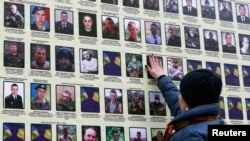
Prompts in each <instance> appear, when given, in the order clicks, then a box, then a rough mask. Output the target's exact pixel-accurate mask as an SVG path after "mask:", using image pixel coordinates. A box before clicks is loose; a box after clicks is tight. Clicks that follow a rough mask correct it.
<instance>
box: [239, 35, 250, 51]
mask: <svg viewBox="0 0 250 141" xmlns="http://www.w3.org/2000/svg"><path fill="white" fill-rule="evenodd" d="M249 41H250V35H245V34H239V45H240V54H241V55H250V46H249Z"/></svg>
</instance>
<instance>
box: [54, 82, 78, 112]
mask: <svg viewBox="0 0 250 141" xmlns="http://www.w3.org/2000/svg"><path fill="white" fill-rule="evenodd" d="M75 105H76V104H75V87H74V86H66V85H56V110H57V111H71V112H74V111H76V106H75Z"/></svg>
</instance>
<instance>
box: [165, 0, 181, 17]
mask: <svg viewBox="0 0 250 141" xmlns="http://www.w3.org/2000/svg"><path fill="white" fill-rule="evenodd" d="M163 10H164V12H169V13H176V14H178V13H179V7H178V0H163Z"/></svg>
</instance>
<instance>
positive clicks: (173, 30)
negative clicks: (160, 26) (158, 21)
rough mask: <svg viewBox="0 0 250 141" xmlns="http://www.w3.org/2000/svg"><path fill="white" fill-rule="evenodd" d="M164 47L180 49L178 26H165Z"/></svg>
mask: <svg viewBox="0 0 250 141" xmlns="http://www.w3.org/2000/svg"><path fill="white" fill-rule="evenodd" d="M165 33H166V45H167V46H173V47H181V30H180V26H179V25H170V24H165Z"/></svg>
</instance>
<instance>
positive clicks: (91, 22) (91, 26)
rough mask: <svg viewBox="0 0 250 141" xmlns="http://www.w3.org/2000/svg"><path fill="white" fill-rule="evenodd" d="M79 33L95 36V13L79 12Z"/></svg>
mask: <svg viewBox="0 0 250 141" xmlns="http://www.w3.org/2000/svg"><path fill="white" fill-rule="evenodd" d="M78 19H79V35H80V36H87V37H97V23H96V14H92V13H83V12H79V15H78Z"/></svg>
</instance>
